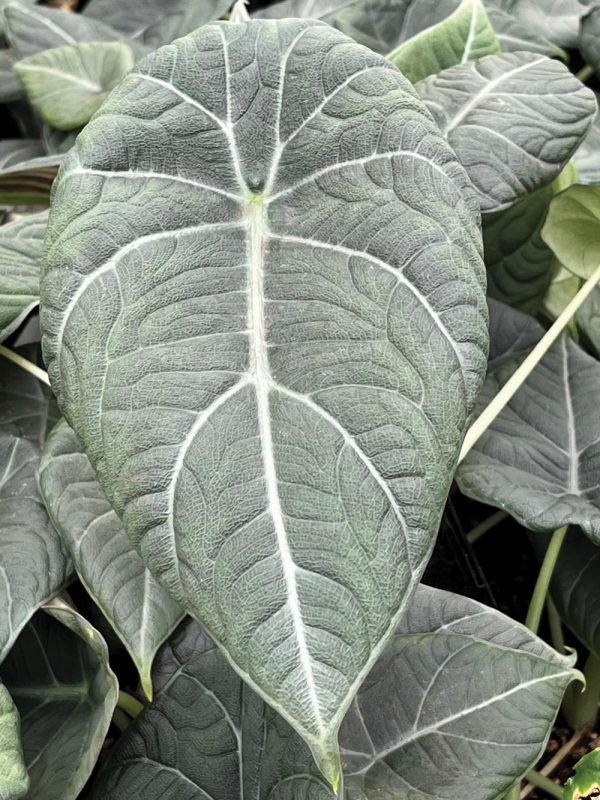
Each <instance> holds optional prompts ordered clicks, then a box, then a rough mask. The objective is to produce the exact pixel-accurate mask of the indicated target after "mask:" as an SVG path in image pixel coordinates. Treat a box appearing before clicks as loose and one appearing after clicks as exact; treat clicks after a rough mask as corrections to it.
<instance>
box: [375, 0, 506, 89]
mask: <svg viewBox="0 0 600 800" xmlns="http://www.w3.org/2000/svg"><path fill="white" fill-rule="evenodd" d="M419 2H420V3H422V0H419ZM439 5H440V4H439V0H437V2H436V6H438V7H439ZM499 52H500V43H499V42H498V40H497V39H496V36H495V34H494V29H493V28H492V26H491V23H490V21H489V19H488V15H487V13H486V10H485V8H484V6H483V3H482V2H481V0H460V2H459V3H458V5H457V6H456V9H455V10H454V11H453V12H452V13H451V14H449V15H448V16H447V17H446V18H445V19H443V20H442V21H440V22H438V23H436V24H433V25H431V26H430V27H427V28H425V29H424V30H422V31H421V32H420V33H418V34H417V35H416V36H414V37H413V38H411V39H409V40H408V41H407V42H405V43H404V44H401V45H400V46H399V47H397V48H396V49H395V50H392V52H391V53H389V54H388V58H389V59H390V61H391V62H392V64H395V65H396V66H397V67H398V69H399V70H401V71H402V72H403V73H404V74H405V75H406V77H407V78H408V79H409V80H410V81H412V82H413V83H416V82H417V81H420V80H423V78H426V77H427V76H428V75H435V74H437V73H438V72H441V70H443V69H447V68H448V67H453V66H455V64H465V63H466V62H467V61H473V60H475V59H477V58H482V57H483V56H489V55H493V54H494V53H499Z"/></svg>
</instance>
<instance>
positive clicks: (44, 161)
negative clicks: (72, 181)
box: [0, 154, 62, 206]
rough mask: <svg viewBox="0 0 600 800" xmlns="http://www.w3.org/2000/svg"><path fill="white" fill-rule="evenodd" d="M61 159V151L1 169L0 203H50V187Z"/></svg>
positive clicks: (28, 204)
mask: <svg viewBox="0 0 600 800" xmlns="http://www.w3.org/2000/svg"><path fill="white" fill-rule="evenodd" d="M10 160H11V161H12V158H11V159H10ZM61 160H62V155H61V154H55V155H51V156H40V157H39V158H30V159H28V160H27V161H19V162H18V163H10V164H9V165H8V166H5V167H3V168H2V169H0V206H45V205H50V189H51V188H52V184H53V182H54V178H55V177H56V173H57V171H58V167H59V165H60V162H61Z"/></svg>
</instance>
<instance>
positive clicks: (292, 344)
mask: <svg viewBox="0 0 600 800" xmlns="http://www.w3.org/2000/svg"><path fill="white" fill-rule="evenodd" d="M242 64H244V65H245V66H244V68H243V70H242V68H241V65H242ZM240 70H241V72H240ZM265 70H266V72H265ZM207 74H210V80H207ZM298 75H301V76H302V77H301V79H297V76H298ZM291 76H296V77H294V78H293V79H292V77H291ZM261 81H266V83H262V84H261ZM257 86H262V88H261V89H260V90H259V92H258V94H257V93H256V89H257ZM268 87H270V88H268ZM107 141H110V142H111V146H110V148H108V147H107V146H106V142H107ZM141 142H143V147H141V146H139V145H140V143H141ZM66 160H67V162H68V163H67V164H66V165H65V167H64V169H63V170H62V171H61V178H60V180H59V183H58V185H57V187H56V193H55V197H54V202H53V206H52V211H51V214H50V222H49V229H48V232H49V235H48V239H47V258H46V262H45V269H44V276H43V289H42V295H43V301H42V306H43V307H42V320H43V321H42V326H43V332H44V343H45V354H46V362H47V365H48V369H49V372H50V375H51V380H52V384H53V386H54V388H55V391H56V392H57V394H58V396H59V399H60V402H61V406H62V408H63V409H64V412H65V416H66V417H67V419H68V421H69V423H70V424H71V426H72V427H73V428H74V430H75V432H76V434H77V436H78V438H79V439H80V441H81V442H82V444H83V445H84V448H85V450H86V452H87V453H88V455H89V457H90V459H91V461H92V464H93V465H94V468H95V469H96V471H97V473H98V475H99V478H100V482H101V484H102V487H103V489H104V491H105V492H106V493H107V496H108V497H109V500H110V501H111V504H112V505H113V507H114V508H115V509H116V511H117V512H118V514H119V515H120V516H121V518H122V519H123V521H124V524H125V528H126V530H127V533H128V535H129V536H130V537H131V539H132V540H133V542H134V544H135V545H136V547H137V548H138V549H139V550H140V552H141V554H142V557H143V559H144V561H145V562H146V563H147V565H148V566H149V568H150V570H151V571H152V572H153V574H155V576H157V577H158V578H159V579H160V581H161V582H162V583H164V585H166V586H167V587H168V588H169V590H170V591H171V592H172V593H173V595H174V596H175V597H176V598H177V599H178V600H179V601H180V603H181V605H182V606H183V607H184V608H185V609H186V610H187V611H189V612H190V613H191V614H192V615H194V616H196V617H197V618H198V619H200V620H202V621H204V622H205V624H206V625H207V627H208V628H209V630H210V631H211V633H212V634H213V635H214V636H215V638H216V639H217V641H218V642H219V643H220V644H221V645H222V647H223V648H224V649H225V650H226V651H227V653H228V656H229V658H230V659H231V661H232V663H233V664H234V665H235V666H236V668H237V669H238V670H239V671H240V673H241V674H243V676H244V677H245V678H246V679H247V680H248V681H249V682H251V683H252V685H253V686H255V687H257V689H258V691H259V692H260V693H261V694H262V696H263V697H265V698H266V699H267V700H268V702H270V703H272V704H273V705H274V706H275V707H276V708H278V709H279V710H280V711H281V713H282V714H283V715H284V716H285V717H286V718H287V719H288V721H290V722H291V723H292V724H293V725H294V726H295V727H296V728H297V730H298V731H300V732H301V733H302V735H303V736H304V737H305V738H306V740H307V741H308V742H309V743H310V744H311V747H312V748H313V750H314V752H315V754H316V756H317V758H318V760H319V763H320V766H321V767H322V768H323V770H324V771H325V772H327V774H328V776H329V777H330V778H332V780H333V779H334V777H335V774H336V767H335V764H334V762H335V758H336V748H337V745H336V733H337V729H338V726H339V724H340V722H341V719H342V716H343V714H344V711H345V709H346V708H347V706H348V704H349V703H350V701H351V698H352V696H353V694H354V692H355V689H356V687H357V686H358V685H359V684H360V682H361V681H362V679H363V678H364V676H365V675H366V674H367V672H368V671H369V669H370V668H371V666H372V664H373V662H374V660H375V659H376V658H377V655H378V654H379V652H380V651H381V649H382V648H383V646H384V644H385V641H386V640H387V638H388V637H389V636H390V635H391V633H392V631H393V629H394V628H395V625H396V623H397V620H398V619H399V617H400V616H401V614H402V613H403V608H404V605H405V603H406V602H407V600H408V598H409V596H410V594H411V592H412V590H413V588H414V587H415V585H416V582H417V581H418V579H419V576H420V574H421V572H422V570H423V567H424V565H425V563H426V561H427V558H428V555H429V552H430V549H431V546H432V542H433V537H434V536H435V533H436V532H437V528H438V525H439V520H440V515H441V512H442V508H443V504H444V501H445V498H446V495H447V491H448V487H449V484H450V480H451V477H452V471H453V467H454V464H455V461H456V458H457V451H458V447H459V444H460V441H461V439H462V435H463V432H464V428H465V424H466V420H467V418H468V414H469V412H470V409H471V407H472V404H473V401H474V399H475V397H476V395H477V393H478V391H479V387H480V382H481V376H482V373H483V372H484V371H485V361H486V354H487V330H486V318H487V310H486V308H485V298H484V292H483V269H482V263H481V259H480V253H479V248H480V240H479V232H478V229H477V214H476V212H475V211H474V208H473V207H474V205H475V204H474V203H473V200H474V198H473V195H472V193H471V192H470V187H469V183H468V180H467V177H466V175H465V173H464V171H463V169H462V168H461V167H460V165H459V164H458V163H457V162H456V160H455V157H454V155H453V154H452V152H451V150H450V149H449V148H448V147H447V146H446V144H445V143H444V141H443V139H442V138H441V137H440V135H439V133H438V132H437V131H436V129H435V126H434V124H433V122H432V121H431V118H430V116H429V114H428V112H427V110H426V109H425V107H424V106H423V105H422V104H421V102H420V101H419V100H418V98H417V97H416V96H415V94H414V92H413V90H412V87H411V86H410V84H409V83H408V81H406V80H405V79H404V78H403V77H402V75H401V74H400V73H399V72H398V71H397V70H396V69H395V68H394V67H393V66H392V65H391V64H390V63H389V62H387V61H386V60H385V59H383V58H381V57H380V56H378V55H376V54H374V53H371V52H369V51H368V50H366V49H365V48H363V47H360V46H359V45H357V44H355V43H354V42H351V41H350V40H348V39H347V38H346V37H345V36H343V35H342V34H340V33H339V32H337V31H334V30H333V29H332V28H330V27H329V26H328V25H325V24H323V23H317V22H304V21H285V22H276V23H274V22H272V21H256V20H255V21H253V22H250V23H248V24H246V25H233V24H222V25H210V26H205V27H203V28H200V29H199V30H198V31H197V32H196V33H194V34H192V35H190V36H189V37H187V38H185V39H181V40H179V41H178V42H176V43H174V44H173V45H172V46H170V47H167V48H163V49H161V50H159V51H158V52H157V53H155V54H153V55H151V56H149V57H148V58H147V59H146V60H145V61H144V62H143V63H142V64H141V65H140V66H139V68H138V71H136V72H135V73H133V74H131V75H130V76H128V77H127V78H126V79H125V80H124V82H123V84H122V85H121V86H120V88H119V89H117V90H116V91H115V92H113V93H112V94H111V97H110V98H109V100H108V102H107V104H106V105H105V106H103V107H102V109H101V110H100V112H99V113H98V114H97V115H96V116H95V118H94V120H92V122H91V123H90V124H89V125H88V126H87V127H86V128H85V130H84V131H83V132H82V134H81V135H80V136H79V138H78V140H77V143H76V145H75V148H74V149H73V150H71V151H70V153H69V154H68V155H67V156H66ZM402 230H410V236H404V235H402V234H401V232H402ZM92 309H93V311H92ZM416 496H418V497H419V503H418V504H415V502H414V499H415V497H416Z"/></svg>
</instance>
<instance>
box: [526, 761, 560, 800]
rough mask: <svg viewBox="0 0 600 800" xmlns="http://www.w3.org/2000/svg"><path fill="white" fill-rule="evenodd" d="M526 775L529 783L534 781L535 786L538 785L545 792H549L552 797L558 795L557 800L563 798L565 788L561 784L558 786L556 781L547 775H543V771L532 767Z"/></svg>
mask: <svg viewBox="0 0 600 800" xmlns="http://www.w3.org/2000/svg"><path fill="white" fill-rule="evenodd" d="M525 777H526V778H527V780H528V781H529V783H533V785H534V786H537V787H538V789H542V790H543V791H544V792H546V794H549V795H550V797H556V799H557V800H562V796H563V790H562V789H561V787H560V786H557V785H556V784H555V783H554V781H551V780H550V778H548V777H547V776H546V775H542V773H541V772H537V770H535V769H532V770H530V771H529V772H528V773H527V775H526V776H525Z"/></svg>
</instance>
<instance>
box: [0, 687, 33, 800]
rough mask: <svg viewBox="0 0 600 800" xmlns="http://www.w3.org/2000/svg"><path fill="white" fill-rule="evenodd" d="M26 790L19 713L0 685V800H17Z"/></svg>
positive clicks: (25, 772) (26, 778)
mask: <svg viewBox="0 0 600 800" xmlns="http://www.w3.org/2000/svg"><path fill="white" fill-rule="evenodd" d="M28 788H29V777H28V775H27V769H26V767H25V761H24V758H23V746H22V745H21V721H20V719H19V712H18V711H17V709H16V707H15V704H14V703H13V700H12V698H11V696H10V694H9V692H8V689H7V688H6V687H5V686H3V685H2V684H1V683H0V800H19V798H21V797H24V796H25V795H26V794H27V790H28Z"/></svg>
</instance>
